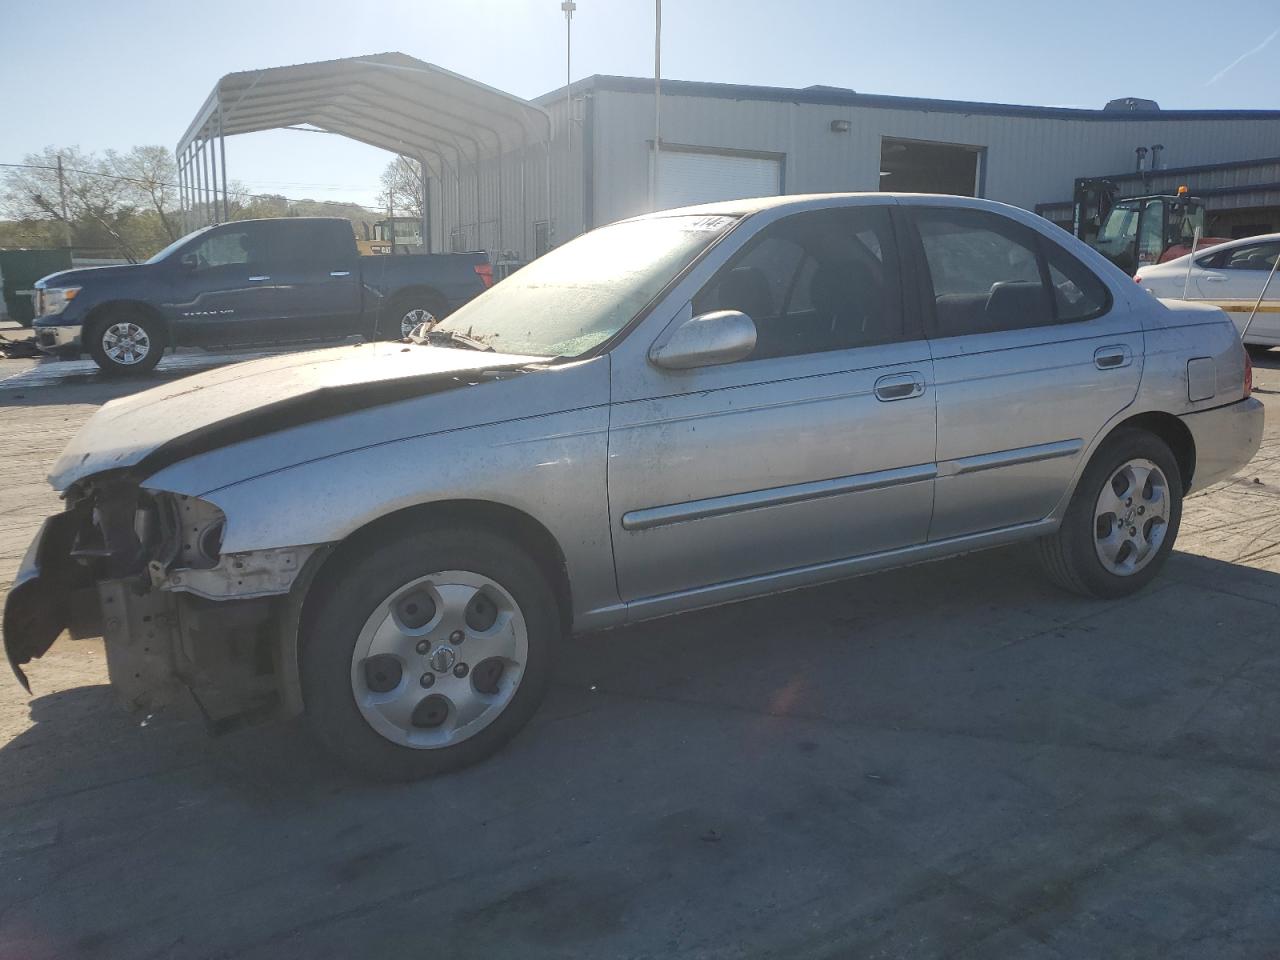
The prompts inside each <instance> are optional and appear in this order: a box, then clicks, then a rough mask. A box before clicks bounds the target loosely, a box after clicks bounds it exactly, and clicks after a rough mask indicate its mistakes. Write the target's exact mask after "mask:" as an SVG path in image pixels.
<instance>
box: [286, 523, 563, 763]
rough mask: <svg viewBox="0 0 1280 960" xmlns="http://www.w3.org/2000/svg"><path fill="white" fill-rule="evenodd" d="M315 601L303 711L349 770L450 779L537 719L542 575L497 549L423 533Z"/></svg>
mask: <svg viewBox="0 0 1280 960" xmlns="http://www.w3.org/2000/svg"><path fill="white" fill-rule="evenodd" d="M321 590H322V591H323V592H322V593H321V594H320V595H319V596H318V597H317V599H316V601H315V602H314V605H312V604H311V603H310V602H309V603H308V608H307V613H306V616H305V617H304V625H303V636H302V638H301V642H302V651H301V652H302V665H301V667H302V670H301V673H302V693H303V702H304V704H305V710H306V715H307V718H308V721H309V722H310V725H311V728H312V730H313V731H314V732H315V734H316V736H317V737H318V738H319V740H320V742H321V743H322V744H324V746H326V747H327V748H328V749H329V750H330V751H331V752H332V753H333V754H335V755H336V756H337V757H338V758H339V759H340V760H342V761H343V762H344V763H345V764H347V765H348V766H350V767H352V768H354V769H356V770H358V771H360V772H362V773H364V774H366V775H368V776H371V777H375V778H377V779H382V780H413V779H417V778H420V777H424V776H429V775H432V774H437V773H445V772H448V771H452V770H458V769H460V768H462V767H465V766H469V765H470V764H473V763H476V762H478V761H480V760H483V759H484V758H486V757H488V756H490V755H491V754H493V753H494V752H495V751H497V750H498V749H500V748H501V747H502V746H503V745H505V744H506V743H507V741H508V740H510V739H511V738H512V737H513V736H515V734H516V733H517V732H518V731H519V730H520V729H521V728H522V727H523V726H524V725H525V724H526V723H527V722H528V721H529V719H530V718H531V717H532V716H533V714H534V713H535V712H536V711H537V709H538V705H539V704H540V703H541V701H542V698H543V696H544V694H545V692H546V688H547V683H548V679H549V677H550V666H551V656H552V651H553V648H554V646H555V642H556V641H557V639H558V638H559V634H560V617H559V613H558V609H557V607H556V602H555V598H554V595H553V593H552V590H551V588H550V587H549V585H548V584H547V582H546V579H545V578H544V577H543V575H542V572H541V570H540V569H539V567H538V565H537V564H536V563H535V562H534V561H533V559H532V558H530V557H529V556H528V555H527V554H526V553H525V552H524V551H523V550H521V549H520V548H519V547H518V546H517V545H515V544H513V543H511V542H510V541H508V540H507V539H505V538H504V537H501V536H499V535H497V534H495V533H491V532H489V531H486V530H475V529H462V528H445V527H427V528H419V529H417V530H414V531H411V532H406V533H404V534H402V535H401V536H400V537H398V538H396V539H394V540H392V541H391V542H389V543H380V544H376V545H374V546H372V547H370V548H368V549H366V550H365V551H364V552H362V553H361V554H360V555H357V556H355V557H354V558H353V559H351V560H350V561H348V562H347V563H346V564H345V565H344V567H343V570H342V574H341V578H340V579H338V580H337V582H336V583H335V582H329V583H328V584H326V585H325V586H323V587H321Z"/></svg>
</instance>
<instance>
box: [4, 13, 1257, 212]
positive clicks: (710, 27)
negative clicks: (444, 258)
mask: <svg viewBox="0 0 1280 960" xmlns="http://www.w3.org/2000/svg"><path fill="white" fill-rule="evenodd" d="M0 7H2V8H3V11H2V13H0V34H2V35H3V42H2V43H0V91H3V94H2V95H0V162H12V161H15V160H18V159H20V158H21V156H22V155H23V154H25V153H29V152H33V151H36V150H39V149H41V148H43V147H45V146H47V145H67V144H76V145H79V146H80V147H82V148H84V149H86V150H102V149H106V148H109V147H114V148H117V149H121V148H127V147H129V146H131V145H133V144H137V143H161V144H164V145H166V146H168V147H172V146H173V145H174V143H175V142H176V141H177V139H178V137H179V136H181V134H182V132H183V130H184V129H185V128H186V126H187V123H188V122H189V121H190V119H191V117H192V116H193V114H194V113H195V111H196V109H197V108H198V107H199V106H200V104H201V103H202V102H203V100H204V98H205V97H206V96H207V95H208V93H209V91H210V89H212V87H213V84H214V83H215V81H216V80H217V79H218V77H220V76H222V75H223V74H225V73H230V72H232V71H236V70H248V69H254V68H259V67H268V66H278V65H280V64H288V63H302V62H306V61H310V60H326V59H330V58H333V57H345V56H355V55H359V54H366V53H377V52H382V51H386V50H399V51H401V52H404V53H407V54H410V55H411V56H415V57H419V58H420V59H423V60H427V61H429V62H432V63H436V64H439V65H440V66H443V67H446V68H448V69H450V70H454V71H457V72H459V73H462V74H465V75H467V76H470V77H473V78H475V79H477V80H480V81H483V82H485V83H488V84H490V85H492V86H495V87H499V88H501V89H504V90H507V91H510V92H511V93H515V94H518V95H520V96H525V97H532V96H537V95H538V94H541V93H545V92H547V91H548V90H552V89H554V88H556V87H557V86H560V85H561V84H562V83H563V81H564V66H565V64H564V16H563V14H562V13H561V12H560V9H559V7H560V4H559V0H452V2H448V3H446V2H442V0H373V2H367V3H353V2H351V0H292V2H287V3H286V2H279V0H209V2H204V3H196V4H190V3H188V4H179V3H174V2H173V0H163V2H160V0H63V2H60V3H56V4H55V3H49V2H38V0H0ZM652 30H653V3H652V2H651V0H578V12H577V14H576V16H575V18H574V64H573V76H574V78H575V79H577V78H579V77H583V76H587V75H590V74H593V73H614V74H632V75H643V76H650V75H652V70H653V42H652ZM1278 31H1280V5H1277V4H1276V3H1275V0H1242V2H1237V3H1233V4H1230V5H1229V6H1222V5H1214V4H1206V3H1204V2H1203V0H1196V2H1190V0H1163V2H1158V3H1156V2H1151V3H1141V4H1123V3H1116V2H1114V0H1111V2H1105V3H1104V2H1097V0H1065V2H1064V0H1053V2H1047V0H970V2H967V3H966V2H959V0H897V2H895V3H884V2H877V3H870V2H864V0H666V3H665V4H664V10H663V74H664V76H666V77H670V78H675V79H683V80H716V81H725V82H733V83H759V84H769V85H777V86H795V87H803V86H808V85H809V84H814V83H824V84H831V85H834V86H846V87H852V88H854V89H856V90H859V91H863V92H868V93H888V94H902V95H910V96H924V97H947V98H952V99H961V100H991V101H998V102H1004V103H1031V104H1041V105H1044V104H1052V105H1070V106H1088V107H1099V106H1101V105H1102V104H1103V103H1104V102H1105V101H1106V100H1108V99H1110V98H1112V97H1120V96H1141V97H1151V98H1154V99H1156V100H1159V101H1160V104H1161V105H1162V106H1164V107H1166V108H1218V107H1237V108H1270V109H1280V82H1278V81H1280V71H1277V70H1276V67H1275V65H1276V63H1277V58H1280V36H1277V32H1278ZM1260 47H1261V49H1259V48H1260ZM1251 51H1252V52H1251ZM1241 57H1243V59H1239V60H1238V62H1237V59H1238V58H1241ZM1224 71H1225V72H1224ZM1276 147H1277V149H1276V151H1275V152H1276V153H1280V144H1277V145H1276ZM388 159H389V156H388V155H387V154H383V153H381V152H379V151H376V150H373V149H372V148H369V147H364V146H361V145H358V144H354V143H349V142H347V141H343V140H340V139H339V138H337V137H316V136H314V135H310V134H305V133H289V132H273V133H262V134H254V135H250V136H246V137H239V138H233V139H232V140H230V141H228V161H229V162H228V168H229V172H230V173H231V175H232V176H233V177H234V178H236V179H238V180H240V181H242V182H244V183H246V184H247V185H249V186H250V187H251V188H252V189H254V190H259V191H271V192H279V193H284V194H286V195H288V196H292V197H314V198H316V199H349V200H355V201H357V202H365V203H368V202H371V201H372V198H373V196H374V194H375V193H376V180H377V175H378V173H379V172H380V171H381V169H382V168H383V166H385V164H386V162H387V160H388Z"/></svg>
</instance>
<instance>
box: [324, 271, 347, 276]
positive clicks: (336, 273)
mask: <svg viewBox="0 0 1280 960" xmlns="http://www.w3.org/2000/svg"><path fill="white" fill-rule="evenodd" d="M329 276H331V277H349V276H351V271H350V270H330V271H329Z"/></svg>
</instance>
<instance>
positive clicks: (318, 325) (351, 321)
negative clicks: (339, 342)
mask: <svg viewBox="0 0 1280 960" xmlns="http://www.w3.org/2000/svg"><path fill="white" fill-rule="evenodd" d="M264 226H267V227H268V228H269V229H270V232H271V241H270V245H271V260H270V274H271V282H272V284H273V285H274V286H275V289H276V300H275V303H276V307H275V316H274V317H272V318H271V323H270V330H269V334H270V336H271V337H272V338H273V339H280V340H313V339H320V338H326V337H335V336H344V335H346V334H352V333H359V332H362V331H360V330H358V329H357V325H358V322H359V317H360V264H359V260H358V258H357V254H356V245H355V234H354V233H353V232H352V229H351V225H350V224H349V223H347V222H346V221H338V220H307V219H298V220H278V221H274V222H272V223H269V224H264Z"/></svg>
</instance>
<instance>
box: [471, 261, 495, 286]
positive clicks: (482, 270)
mask: <svg viewBox="0 0 1280 960" xmlns="http://www.w3.org/2000/svg"><path fill="white" fill-rule="evenodd" d="M475 270H476V276H477V277H479V278H480V282H481V283H483V284H484V288H485V289H486V290H488V289H489V288H490V287H492V286H493V264H492V263H477V264H476V267H475Z"/></svg>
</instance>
